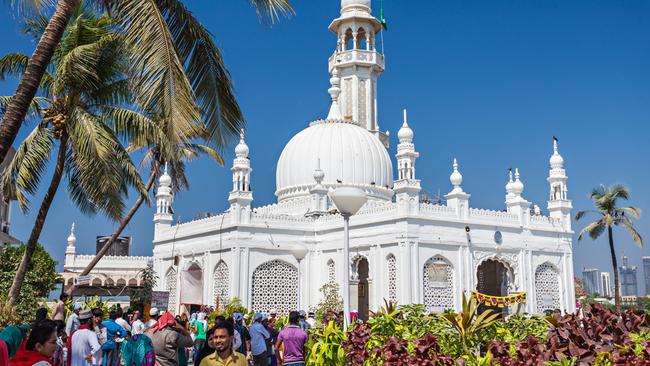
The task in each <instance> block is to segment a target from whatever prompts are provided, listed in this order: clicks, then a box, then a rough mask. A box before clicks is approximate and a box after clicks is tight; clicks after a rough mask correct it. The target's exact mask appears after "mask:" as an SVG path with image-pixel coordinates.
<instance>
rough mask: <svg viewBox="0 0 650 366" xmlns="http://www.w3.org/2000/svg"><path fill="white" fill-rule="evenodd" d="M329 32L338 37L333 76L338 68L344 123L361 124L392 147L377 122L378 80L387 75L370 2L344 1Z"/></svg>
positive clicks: (378, 27) (331, 67)
mask: <svg viewBox="0 0 650 366" xmlns="http://www.w3.org/2000/svg"><path fill="white" fill-rule="evenodd" d="M329 29H330V30H331V31H332V32H334V33H336V34H337V44H336V49H335V51H334V54H333V55H332V56H330V58H329V72H330V74H332V75H333V72H334V69H336V68H338V71H339V73H340V78H341V97H340V98H339V104H340V106H341V114H342V116H343V119H346V120H352V121H355V122H357V123H359V125H360V126H362V127H365V128H366V129H367V130H368V131H371V132H373V133H374V134H376V135H377V136H378V137H379V138H380V140H381V141H382V142H383V143H384V145H385V146H388V136H387V135H386V134H384V133H382V132H380V131H379V123H378V121H377V79H378V78H379V75H381V73H382V72H383V71H384V56H383V55H382V54H380V53H379V52H377V49H376V36H377V34H378V33H379V31H380V30H381V23H380V22H379V20H377V19H376V18H375V17H373V16H372V13H371V9H370V0H341V16H340V17H338V18H336V19H334V20H333V21H332V23H331V24H330V26H329Z"/></svg>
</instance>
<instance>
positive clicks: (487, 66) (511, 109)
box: [0, 0, 650, 290]
mask: <svg viewBox="0 0 650 366" xmlns="http://www.w3.org/2000/svg"><path fill="white" fill-rule="evenodd" d="M185 3H186V4H187V5H188V7H189V8H190V9H191V10H192V11H194V12H195V14H196V16H197V17H198V18H199V19H200V20H201V21H202V22H203V23H204V24H205V25H206V26H207V28H208V29H209V30H210V31H211V32H212V33H213V34H214V36H215V40H216V42H217V44H218V45H219V47H221V49H222V51H223V55H224V58H225V60H226V63H227V65H228V67H229V70H230V72H231V73H232V77H233V80H234V84H235V88H236V91H237V96H238V99H239V102H240V104H241V107H242V109H243V111H244V113H245V116H246V119H247V121H248V137H247V141H248V144H249V146H250V149H251V154H250V155H251V161H252V167H253V177H252V187H253V189H254V197H255V202H254V203H255V204H256V205H262V204H267V203H270V202H273V201H274V198H275V196H274V194H273V193H274V191H275V184H274V182H275V167H276V160H277V158H278V157H279V155H280V152H281V151H282V148H283V146H284V145H285V143H286V142H287V141H289V139H290V138H291V136H293V135H294V134H296V133H297V132H298V131H300V130H301V129H303V128H305V127H306V126H307V123H308V122H309V121H310V120H313V119H315V118H317V117H323V116H325V115H326V113H327V109H328V107H329V103H328V101H329V96H328V94H327V92H326V90H327V88H328V87H329V85H328V79H329V76H328V74H327V57H328V56H329V55H330V54H331V52H332V50H333V49H334V46H335V42H336V38H335V37H334V35H333V34H331V33H330V32H329V31H328V30H327V25H328V24H329V22H330V21H331V19H333V18H335V17H336V16H337V15H338V9H339V2H338V1H336V0H328V1H307V0H302V1H299V0H294V1H293V3H294V5H295V8H296V13H297V14H296V15H295V16H294V17H292V18H291V19H289V20H282V21H281V22H279V23H277V24H275V25H273V26H272V27H267V26H265V25H263V24H261V23H260V21H259V20H258V19H257V17H256V15H255V13H254V11H253V10H252V9H251V8H250V7H249V5H248V2H247V1H245V0H239V1H235V0H216V1H198V0H188V1H186V2H185ZM373 5H374V9H373V10H374V12H375V14H378V1H377V0H375V1H374V2H373ZM384 8H385V14H386V18H387V20H388V22H389V27H390V29H389V31H388V32H386V33H385V34H384V44H385V54H386V72H385V74H384V75H383V76H382V77H381V79H380V83H379V113H380V127H381V128H382V129H383V130H386V129H388V130H390V131H391V132H392V135H393V140H392V141H391V154H394V149H395V145H396V141H395V139H394V138H395V137H396V132H397V129H398V128H399V126H400V124H401V113H402V112H401V111H402V109H403V108H408V111H409V123H410V125H411V127H412V128H413V130H414V131H415V143H416V148H417V150H418V151H419V152H420V159H419V160H418V162H417V166H418V175H419V178H420V179H422V185H423V186H424V188H425V189H426V190H428V191H430V192H432V193H435V192H437V191H438V189H440V191H441V192H442V193H443V194H444V193H446V192H448V191H449V190H450V189H451V188H450V183H449V179H448V177H449V174H450V171H451V161H452V159H453V158H454V157H456V158H458V159H459V163H460V170H461V172H462V174H463V176H464V181H463V187H464V189H465V191H467V192H468V193H471V194H472V197H471V202H470V203H471V205H472V206H473V207H480V208H491V209H502V208H503V207H504V204H503V201H504V185H505V183H506V176H507V169H508V167H519V169H520V171H521V173H522V179H523V181H524V183H525V185H526V190H525V192H524V196H525V198H527V199H528V200H530V201H533V202H534V203H537V204H539V205H540V206H542V207H545V205H546V204H545V200H546V197H547V194H548V184H547V182H546V180H545V178H546V176H547V175H548V158H549V156H550V153H551V137H552V136H553V135H556V136H558V137H559V138H560V150H561V153H562V155H563V156H564V158H565V161H566V169H567V174H568V175H569V194H570V197H571V199H573V204H574V207H575V208H576V210H577V209H588V208H590V207H591V206H590V205H591V204H590V201H589V199H588V197H587V195H588V192H589V191H590V189H591V188H592V187H594V186H596V185H597V184H599V183H605V184H608V185H609V184H612V183H623V184H626V185H627V186H629V187H630V189H631V192H632V203H633V204H634V205H636V206H638V207H641V208H642V209H644V210H645V211H646V212H647V214H646V215H644V216H643V217H642V219H641V220H640V221H639V222H638V224H637V225H638V229H639V231H640V232H641V233H642V234H643V235H644V236H645V237H646V238H648V239H647V240H648V241H649V242H648V247H650V225H648V222H649V221H648V219H649V217H650V216H648V215H650V190H649V189H648V183H647V182H648V180H649V179H650V169H649V165H648V157H650V143H649V141H648V136H649V135H650V123H649V122H650V72H649V70H650V42H648V39H650V28H648V26H647V25H648V24H650V2H648V1H645V0H626V1H615V0H607V1H606V0H574V1H561V0H494V1H483V0H458V1H438V0H435V1H423V0H418V1H407V2H405V1H397V0H384ZM19 30H20V25H19V22H17V21H16V19H15V18H14V17H13V16H12V15H11V13H10V11H9V9H8V8H7V7H6V6H5V7H3V8H2V9H1V10H0V33H1V34H3V35H4V36H3V41H2V42H0V53H1V54H5V53H7V52H10V51H16V50H18V51H23V52H26V53H31V52H32V50H33V47H34V45H33V44H32V43H31V42H30V41H29V39H27V38H26V37H23V36H21V35H20V34H19ZM15 86H16V80H7V81H5V82H0V93H2V94H3V95H9V94H11V93H12V92H13V91H14V90H15ZM26 131H27V129H26V128H24V129H23V130H22V131H21V135H20V136H19V138H20V137H23V136H24V135H25V133H26ZM231 150H232V148H230V149H228V151H227V153H226V154H225V157H226V161H227V164H226V166H225V167H218V166H215V165H214V164H213V163H212V162H211V161H209V160H207V159H205V160H200V161H197V162H195V163H192V165H191V166H190V167H189V168H188V176H189V179H190V184H191V188H190V190H189V191H186V192H183V193H181V194H180V195H178V196H177V197H176V205H175V210H176V213H177V214H180V216H181V218H182V220H183V221H186V220H189V219H192V218H194V217H195V216H196V215H197V214H198V213H200V212H217V211H221V210H224V209H225V208H226V207H227V194H228V193H227V192H228V191H229V189H230V184H231V176H230V171H229V165H230V161H231V159H232V153H231ZM49 174H50V173H49V172H48V175H46V178H45V179H44V182H48V181H49V176H50V175H49ZM62 188H64V187H62ZM43 194H44V192H40V193H39V194H38V195H37V197H35V198H34V199H33V201H32V202H33V203H34V206H33V208H32V210H31V211H30V213H29V214H27V215H22V214H21V213H20V212H19V210H18V208H17V207H14V215H13V224H12V234H13V235H15V236H16V237H18V238H21V239H24V240H26V238H27V237H28V236H29V232H30V230H31V227H32V224H33V222H34V217H35V214H36V211H37V210H38V204H39V203H40V199H41V198H42V195H43ZM152 214H153V210H152V209H151V208H147V207H145V208H143V209H141V210H140V212H139V213H138V214H137V215H136V217H135V219H134V220H133V221H132V222H131V224H130V225H129V227H128V228H127V230H126V234H130V235H133V237H134V244H135V245H134V247H133V248H132V253H133V254H139V255H146V254H150V253H151V240H152V236H153V225H152V223H151V219H152ZM73 221H74V222H76V226H77V238H78V252H84V253H91V252H93V251H94V245H95V244H94V241H95V239H94V238H95V236H96V235H107V234H110V233H111V232H112V231H113V227H114V223H111V222H109V221H108V220H106V219H105V218H103V217H101V216H95V217H85V216H83V215H82V214H81V213H80V212H79V211H78V210H77V209H76V208H74V207H73V206H72V205H71V203H70V201H69V199H68V197H67V192H66V191H65V189H61V190H60V191H59V194H58V196H57V198H56V199H55V202H54V205H53V207H52V210H51V211H50V215H49V217H48V220H47V222H46V225H45V228H44V230H43V233H42V235H41V240H40V241H41V242H42V243H43V244H44V245H45V247H46V248H47V249H48V250H49V251H50V252H51V253H52V255H53V256H54V257H55V259H57V260H59V262H62V259H63V253H64V250H65V245H66V243H65V240H66V238H67V236H68V233H69V228H70V224H71V223H72V222H73ZM583 225H584V224H583V223H578V224H574V226H575V227H576V228H581V227H582V226H583ZM616 238H617V243H618V248H619V253H620V254H623V253H625V254H626V255H628V256H629V257H630V262H631V263H632V264H637V265H640V263H641V256H642V255H650V249H648V248H645V249H639V248H637V247H636V246H634V244H632V242H631V240H630V239H629V238H628V236H627V234H626V233H624V232H617V233H616ZM574 251H575V269H576V273H577V274H578V275H579V274H580V272H581V270H582V268H583V267H585V266H587V267H598V268H601V269H604V270H607V269H608V268H610V257H609V254H608V249H607V245H606V241H605V240H604V238H603V239H601V240H598V241H596V242H592V241H591V240H589V239H587V240H585V241H584V242H580V243H578V242H575V243H574ZM642 278H643V277H642V273H639V282H640V290H643V289H644V286H643V285H642V284H641V283H642V282H643V281H642Z"/></svg>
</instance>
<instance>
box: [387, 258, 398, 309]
mask: <svg viewBox="0 0 650 366" xmlns="http://www.w3.org/2000/svg"><path fill="white" fill-rule="evenodd" d="M386 262H387V267H388V271H387V272H386V273H387V276H388V281H387V282H386V283H387V284H388V301H390V302H393V303H395V302H397V260H396V259H395V256H394V255H392V254H389V255H388V257H387V258H386Z"/></svg>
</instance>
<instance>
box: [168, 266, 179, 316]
mask: <svg viewBox="0 0 650 366" xmlns="http://www.w3.org/2000/svg"><path fill="white" fill-rule="evenodd" d="M176 283H177V279H176V270H175V269H173V268H172V269H170V270H169V272H167V275H166V276H165V287H166V289H167V291H169V303H168V305H167V306H168V308H167V309H168V310H170V311H172V312H175V311H176V300H177V296H178V295H177V292H178V291H177V290H176V288H177V287H176Z"/></svg>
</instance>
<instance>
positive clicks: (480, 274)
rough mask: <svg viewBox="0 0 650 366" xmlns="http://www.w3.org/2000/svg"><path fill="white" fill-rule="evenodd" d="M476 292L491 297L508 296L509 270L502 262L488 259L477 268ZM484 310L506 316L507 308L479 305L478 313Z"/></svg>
mask: <svg viewBox="0 0 650 366" xmlns="http://www.w3.org/2000/svg"><path fill="white" fill-rule="evenodd" d="M476 271H477V279H478V281H477V284H476V291H478V292H480V293H482V294H486V295H491V296H506V295H508V285H509V283H510V270H509V269H508V267H506V266H505V265H504V264H503V263H502V262H499V261H497V260H494V259H488V260H486V261H484V262H483V263H481V264H480V265H479V266H478V268H477V270H476ZM486 309H492V310H493V311H494V312H497V313H502V314H503V315H506V314H507V308H499V307H496V306H486V305H480V306H479V312H483V311H485V310H486Z"/></svg>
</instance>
